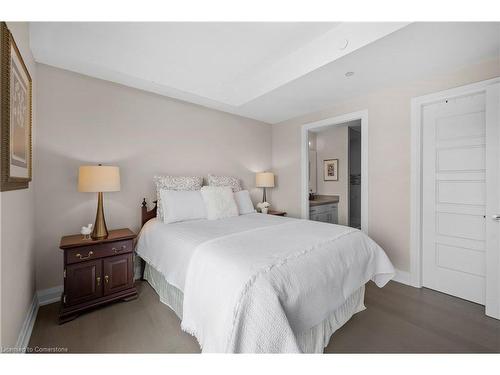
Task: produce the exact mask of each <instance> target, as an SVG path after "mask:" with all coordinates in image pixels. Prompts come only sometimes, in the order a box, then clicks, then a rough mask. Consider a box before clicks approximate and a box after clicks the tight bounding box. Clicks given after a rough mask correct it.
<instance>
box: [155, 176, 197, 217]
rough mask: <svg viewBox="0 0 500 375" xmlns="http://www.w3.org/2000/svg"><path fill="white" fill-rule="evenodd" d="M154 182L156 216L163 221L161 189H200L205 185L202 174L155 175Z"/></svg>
mask: <svg viewBox="0 0 500 375" xmlns="http://www.w3.org/2000/svg"><path fill="white" fill-rule="evenodd" d="M154 182H155V184H156V200H157V201H158V202H157V207H158V208H157V211H156V217H158V219H160V220H161V221H164V218H163V208H164V207H163V205H162V204H161V197H160V191H161V190H162V189H166V190H200V189H201V186H202V185H203V177H202V176H192V177H189V176H188V177H185V176H154Z"/></svg>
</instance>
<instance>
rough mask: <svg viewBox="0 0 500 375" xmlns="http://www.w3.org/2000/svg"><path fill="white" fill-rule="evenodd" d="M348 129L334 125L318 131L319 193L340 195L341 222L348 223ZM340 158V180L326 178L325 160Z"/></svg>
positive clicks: (344, 126) (317, 163) (317, 164)
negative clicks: (326, 179)
mask: <svg viewBox="0 0 500 375" xmlns="http://www.w3.org/2000/svg"><path fill="white" fill-rule="evenodd" d="M348 130H349V128H348V127H347V126H346V125H339V126H332V127H329V128H327V129H325V130H322V131H319V132H317V133H316V157H317V162H316V166H317V173H316V176H317V180H318V182H317V193H318V194H320V195H338V196H339V204H338V210H339V211H338V212H339V224H341V225H348V224H349V223H348V208H349V205H348V198H349V192H348V188H349V185H348V182H349V168H348V166H349V164H348V163H349V155H348V151H349V149H348V144H349V138H348ZM327 159H338V160H339V164H338V175H339V180H338V181H325V180H324V170H323V169H324V167H323V161H324V160H327Z"/></svg>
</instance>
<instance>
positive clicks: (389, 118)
mask: <svg viewBox="0 0 500 375" xmlns="http://www.w3.org/2000/svg"><path fill="white" fill-rule="evenodd" d="M497 76H500V60H499V59H495V60H490V61H485V62H483V63H482V64H478V65H474V66H468V67H464V68H463V69H461V70H459V71H452V72H449V73H448V74H447V75H441V76H429V77H418V79H417V78H416V79H415V81H414V82H410V83H406V84H404V85H401V86H399V87H398V86H393V85H390V84H389V83H388V85H387V89H385V90H383V91H378V92H373V93H367V94H366V95H364V96H361V97H357V98H354V99H350V100H346V101H343V102H339V103H335V105H333V104H332V106H331V107H330V108H328V109H325V110H323V111H320V112H316V113H311V114H309V115H306V116H301V117H299V118H295V119H292V120H288V121H285V122H282V123H279V124H275V125H273V127H272V128H273V144H272V154H273V169H274V172H275V173H276V175H277V176H278V177H277V186H276V188H275V189H273V204H274V205H275V206H276V207H277V208H278V209H280V210H286V211H287V212H288V213H289V215H290V216H295V217H299V216H300V127H301V125H302V124H305V123H308V122H313V121H318V120H321V119H325V118H329V117H333V116H338V115H342V114H346V113H350V112H354V111H360V110H364V109H367V110H368V118H369V138H368V148H369V151H368V153H369V176H368V180H369V194H368V196H369V217H368V220H369V234H370V236H371V237H372V238H373V239H374V240H375V241H377V242H378V243H379V244H380V245H381V246H382V247H383V248H384V249H385V250H386V251H387V253H388V255H389V257H390V258H391V260H392V261H393V262H394V265H395V266H396V267H397V268H399V269H400V270H402V271H408V270H409V268H410V259H409V258H410V257H409V242H410V100H411V98H413V97H416V96H420V95H425V94H428V93H432V92H436V91H440V90H444V89H448V88H452V87H456V86H461V85H465V84H469V83H472V82H477V81H481V80H485V79H489V78H494V77H497Z"/></svg>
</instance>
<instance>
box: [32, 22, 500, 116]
mask: <svg viewBox="0 0 500 375" xmlns="http://www.w3.org/2000/svg"><path fill="white" fill-rule="evenodd" d="M30 37H31V49H32V51H33V55H34V57H35V60H36V61H38V62H41V63H45V64H48V65H53V66H56V67H59V68H63V69H67V70H71V71H75V72H78V73H82V74H86V75H89V76H93V77H97V78H101V79H105V80H109V81H113V82H117V83H121V84H124V85H127V86H131V87H136V88H139V89H143V90H147V91H152V92H155V93H158V94H161V95H166V96H170V97H174V98H178V99H181V100H186V101H189V102H192V103H196V104H201V105H204V106H207V107H211V108H215V109H219V110H223V111H226V112H230V113H235V114H238V115H242V116H246V117H250V118H255V119H258V120H262V121H265V122H269V123H276V122H280V121H283V120H286V119H289V118H293V117H296V116H299V115H303V114H306V113H308V112H312V111H316V110H320V109H322V108H324V107H326V106H329V105H332V104H333V103H334V102H335V101H336V100H339V99H345V98H346V97H349V96H354V95H360V94H363V93H366V92H367V91H370V90H374V89H377V88H380V87H384V85H385V86H387V85H388V82H390V83H391V85H392V84H396V83H401V82H404V81H405V80H409V79H414V78H416V77H418V76H420V75H422V74H427V73H429V72H434V71H436V72H439V71H442V70H446V69H454V68H457V67H460V66H463V65H464V64H469V63H474V62H477V61H480V60H482V59H485V58H489V57H492V56H498V54H499V48H500V23H482V24H478V23H418V24H411V25H409V26H407V23H52V22H50V23H31V24H30ZM429 57H432V58H429ZM347 71H354V72H355V75H354V76H352V77H349V78H346V77H345V72H347Z"/></svg>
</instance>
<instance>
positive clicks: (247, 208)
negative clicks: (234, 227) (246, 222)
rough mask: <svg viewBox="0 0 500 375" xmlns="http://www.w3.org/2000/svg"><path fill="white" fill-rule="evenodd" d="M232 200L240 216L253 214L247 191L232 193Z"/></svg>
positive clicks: (253, 210)
mask: <svg viewBox="0 0 500 375" xmlns="http://www.w3.org/2000/svg"><path fill="white" fill-rule="evenodd" d="M234 200H235V201H236V205H237V206H238V211H239V213H240V215H246V214H253V213H254V212H255V208H254V206H253V203H252V199H250V193H249V192H248V190H241V191H238V192H236V193H234Z"/></svg>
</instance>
